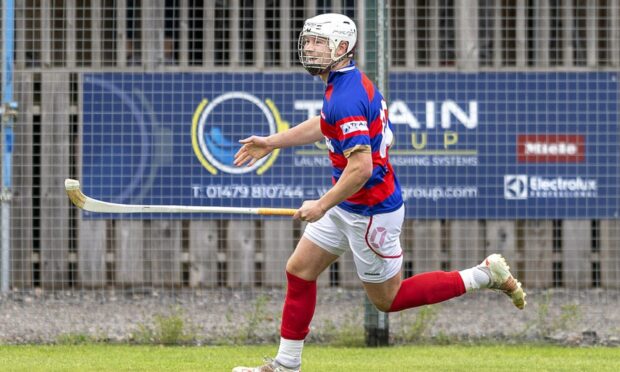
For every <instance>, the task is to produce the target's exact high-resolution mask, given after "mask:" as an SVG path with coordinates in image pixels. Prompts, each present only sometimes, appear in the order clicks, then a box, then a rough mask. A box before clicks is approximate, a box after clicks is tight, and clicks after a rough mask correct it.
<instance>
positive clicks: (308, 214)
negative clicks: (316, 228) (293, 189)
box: [293, 200, 327, 222]
mask: <svg viewBox="0 0 620 372" xmlns="http://www.w3.org/2000/svg"><path fill="white" fill-rule="evenodd" d="M325 212H327V210H325V209H323V207H322V206H321V204H320V203H319V201H318V200H306V201H305V202H303V204H302V205H301V208H299V209H298V210H297V213H295V215H294V216H293V219H295V220H300V221H307V222H316V221H318V220H320V219H321V217H323V215H325Z"/></svg>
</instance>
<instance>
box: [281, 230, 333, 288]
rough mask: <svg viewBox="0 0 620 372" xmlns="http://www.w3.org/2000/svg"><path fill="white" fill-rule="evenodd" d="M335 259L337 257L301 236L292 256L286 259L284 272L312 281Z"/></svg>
mask: <svg viewBox="0 0 620 372" xmlns="http://www.w3.org/2000/svg"><path fill="white" fill-rule="evenodd" d="M337 259H338V256H336V255H335V254H331V253H329V252H327V251H326V250H324V249H323V248H321V247H319V246H318V245H316V244H314V243H313V242H312V241H310V240H308V239H306V238H305V237H303V236H302V237H301V239H300V240H299V243H297V248H295V251H294V252H293V255H292V256H291V257H290V258H289V259H288V262H287V264H286V271H288V272H289V273H291V274H293V275H295V276H297V277H299V278H301V279H304V280H309V281H312V280H316V278H318V276H319V275H320V274H321V273H322V272H323V271H325V269H327V268H328V267H329V265H331V264H332V262H334V261H336V260H337Z"/></svg>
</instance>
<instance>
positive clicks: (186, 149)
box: [82, 72, 620, 219]
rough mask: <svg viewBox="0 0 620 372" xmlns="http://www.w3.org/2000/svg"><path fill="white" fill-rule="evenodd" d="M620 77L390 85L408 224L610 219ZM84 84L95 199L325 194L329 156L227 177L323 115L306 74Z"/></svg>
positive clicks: (312, 151)
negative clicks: (240, 159)
mask: <svg viewBox="0 0 620 372" xmlns="http://www.w3.org/2000/svg"><path fill="white" fill-rule="evenodd" d="M617 77H618V76H617V74H616V73H605V72H593V73H564V72H558V73H536V72H533V73H517V72H510V73H477V74H461V73H404V72H398V73H397V72H394V73H391V74H390V76H389V81H390V90H389V103H388V109H389V118H390V120H391V122H392V125H393V132H394V135H395V142H394V144H393V145H392V147H391V149H390V160H391V162H392V164H393V165H394V168H395V171H396V174H397V177H398V179H399V181H400V184H401V187H402V190H403V197H404V199H405V203H406V206H407V217H408V218H425V219H443V218H446V219H564V218H617V217H618V211H619V207H620V204H619V198H618V196H619V191H620V190H619V188H618V184H619V177H620V176H619V174H620V172H619V171H620V169H619V166H618V164H619V163H620V152H619V146H618V145H619V142H618V130H619V127H618V82H617ZM82 81H83V86H82V92H83V124H84V126H83V149H82V151H83V154H82V155H83V161H82V164H83V166H82V184H83V189H84V192H85V193H86V194H87V195H89V196H91V197H94V198H97V199H102V200H105V201H110V202H115V203H130V204H176V205H214V206H239V207H286V208H296V207H298V206H299V205H300V204H301V202H302V201H303V200H307V199H317V198H319V197H320V196H321V195H322V194H323V193H324V192H325V191H326V190H328V189H329V187H330V186H331V165H330V162H329V159H328V157H327V149H326V147H325V145H324V144H323V143H316V144H312V145H307V146H304V147H297V148H287V149H282V150H279V151H274V152H273V153H272V154H271V155H269V156H267V157H265V158H264V159H262V160H261V161H259V162H257V163H256V164H255V165H253V166H252V167H244V168H237V167H234V166H233V165H232V160H233V156H234V154H235V153H236V151H237V150H238V149H239V147H240V145H239V143H238V140H239V139H242V138H245V137H248V136H250V135H269V134H273V133H277V132H281V131H284V130H286V129H288V128H289V127H291V126H293V125H296V124H297V123H300V122H302V121H304V120H306V119H307V118H308V117H310V116H313V115H317V114H318V113H319V112H320V108H321V103H322V94H323V91H324V85H323V83H322V82H321V81H320V80H318V79H313V78H311V77H310V76H308V75H307V74H305V73H208V74H207V73H205V74H197V73H161V74H145V73H93V74H85V75H84V76H83V79H82ZM85 217H86V218H112V217H117V216H113V215H104V214H94V213H86V212H85ZM151 217H153V216H148V218H151ZM155 217H159V216H155ZM187 217H188V216H183V215H174V216H172V215H168V216H165V218H187ZM195 217H196V216H195ZM198 217H200V218H211V217H221V216H209V215H201V216H198ZM138 218H145V216H138Z"/></svg>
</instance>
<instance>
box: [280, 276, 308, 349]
mask: <svg viewBox="0 0 620 372" xmlns="http://www.w3.org/2000/svg"><path fill="white" fill-rule="evenodd" d="M286 279H287V280H288V287H287V288H286V299H285V300H284V309H283V310H282V326H281V327H280V335H281V336H282V337H284V338H286V339H288V340H303V339H304V338H306V335H307V334H308V332H310V328H309V327H310V321H312V316H313V315H314V307H315V306H316V281H312V282H309V281H307V280H303V279H301V278H299V277H296V276H295V275H293V274H291V273H289V272H288V271H287V272H286Z"/></svg>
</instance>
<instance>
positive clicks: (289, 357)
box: [276, 337, 304, 369]
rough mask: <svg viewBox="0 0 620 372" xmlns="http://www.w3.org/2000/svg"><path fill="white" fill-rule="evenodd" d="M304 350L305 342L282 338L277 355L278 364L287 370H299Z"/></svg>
mask: <svg viewBox="0 0 620 372" xmlns="http://www.w3.org/2000/svg"><path fill="white" fill-rule="evenodd" d="M303 348H304V340H287V339H285V338H282V337H280V348H279V349H278V355H276V362H278V363H280V364H281V365H283V366H284V367H287V368H293V369H297V368H299V367H300V366H301V352H302V350H303Z"/></svg>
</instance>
